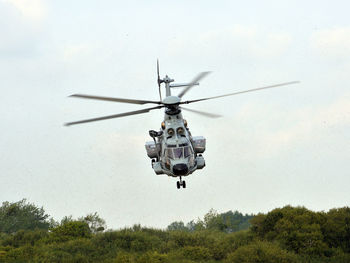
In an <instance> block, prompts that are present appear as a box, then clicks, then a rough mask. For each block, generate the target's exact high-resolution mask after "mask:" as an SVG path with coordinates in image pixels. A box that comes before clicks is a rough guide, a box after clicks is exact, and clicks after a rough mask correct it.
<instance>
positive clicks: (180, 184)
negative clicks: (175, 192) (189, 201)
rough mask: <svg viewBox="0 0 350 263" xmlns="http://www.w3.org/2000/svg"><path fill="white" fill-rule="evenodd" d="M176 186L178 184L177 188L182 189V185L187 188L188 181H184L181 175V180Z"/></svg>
mask: <svg viewBox="0 0 350 263" xmlns="http://www.w3.org/2000/svg"><path fill="white" fill-rule="evenodd" d="M176 186H177V189H180V188H181V186H182V188H186V182H185V181H182V179H181V176H180V181H177V182H176Z"/></svg>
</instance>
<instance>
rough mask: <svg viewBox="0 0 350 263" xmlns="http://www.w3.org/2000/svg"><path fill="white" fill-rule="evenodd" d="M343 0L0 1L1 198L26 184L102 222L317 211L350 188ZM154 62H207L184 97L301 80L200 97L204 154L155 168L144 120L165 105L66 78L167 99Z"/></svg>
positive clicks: (30, 193)
mask: <svg viewBox="0 0 350 263" xmlns="http://www.w3.org/2000/svg"><path fill="white" fill-rule="evenodd" d="M349 10H350V2H349V1H345V0H344V1H322V0H321V1H320V0H317V1H315V0H310V1H298V0H294V1H288V0H284V1H281V0H274V1H273V0H269V1H229V0H227V1H225V0H222V1H215V2H214V1H184V0H178V1H164V0H163V1H160V0H158V1H156V0H155V1H135V0H131V1H107V0H106V1H90V0H84V1H82V0H75V1H68V0H60V1H53V0H0V89H1V97H0V112H1V122H0V129H1V136H0V201H1V202H3V201H11V202H14V201H18V200H21V199H22V198H27V199H28V200H29V201H30V202H33V203H35V204H36V205H38V206H43V207H44V208H45V210H46V212H47V213H48V214H50V215H51V216H52V217H54V218H55V219H56V220H60V219H61V218H62V217H63V216H65V215H73V217H79V216H84V215H86V214H87V213H90V212H95V211H97V212H98V214H99V215H100V216H101V217H102V218H104V219H105V220H106V221H107V225H108V227H109V228H120V227H124V226H132V225H133V224H136V223H140V224H142V225H146V226H153V227H166V226H167V225H168V224H170V223H171V222H173V221H176V220H177V221H178V220H183V221H185V222H188V221H189V220H191V219H196V218H197V217H202V216H203V215H204V214H205V213H206V212H208V211H209V209H210V208H214V209H216V210H217V211H218V212H220V213H221V212H226V211H228V210H238V211H240V212H243V213H258V212H268V211H270V210H272V209H274V208H276V207H282V206H285V205H288V204H290V205H294V206H296V205H302V206H306V207H307V208H309V209H312V210H317V211H320V210H325V211H327V210H328V209H330V208H334V207H343V206H348V205H349V202H350V191H349V185H350V158H349V157H350V79H349V72H350V17H349ZM157 58H159V60H160V71H161V75H162V76H164V75H165V74H168V75H169V76H170V77H171V78H174V79H175V80H176V81H178V82H180V83H181V82H188V81H190V80H191V79H192V78H193V77H194V76H195V75H196V74H197V73H198V72H201V71H207V70H210V71H212V73H211V74H210V75H209V76H208V77H207V78H206V79H203V80H202V81H201V85H200V86H196V87H195V88H193V89H192V90H191V91H190V92H189V93H187V94H186V97H184V98H186V99H196V98H203V97H206V96H215V95H220V94H225V93H230V92H235V91H240V90H244V89H252V88H257V87H261V86H266V85H270V84H276V83H281V82H287V81H293V80H299V81H301V83H300V84H298V85H291V86H285V87H281V88H277V89H271V90H265V91H260V92H256V93H248V94H242V95H239V96H235V97H228V98H222V99H218V100H212V101H205V102H200V103H197V104H193V105H191V108H193V109H197V110H205V111H210V112H214V113H217V114H221V115H223V117H222V118H220V119H207V118H204V117H201V116H197V115H195V114H193V113H189V112H185V113H184V117H185V118H186V119H187V121H188V123H189V128H190V130H191V132H192V134H193V135H203V136H205V137H206V139H207V150H206V152H205V153H204V158H205V160H206V164H207V166H206V167H205V168H204V169H203V170H199V171H197V172H195V173H194V174H192V175H191V176H189V177H187V178H186V183H187V188H186V189H181V190H178V189H176V179H175V178H171V177H167V176H165V175H156V174H155V173H154V172H153V170H152V168H151V166H150V159H149V158H148V157H147V155H146V151H145V149H144V143H145V142H146V141H149V140H151V138H150V137H149V135H148V130H150V129H159V128H160V123H161V121H162V118H163V114H164V113H163V110H158V111H154V112H151V113H148V114H144V115H138V116H132V117H128V118H120V119H116V120H107V121H102V122H96V123H89V124H83V125H80V126H79V125H78V126H72V127H64V126H63V123H65V122H69V121H75V120H80V119H85V118H92V117H98V116H104V115H109V114H116V113H120V112H124V111H131V110H137V109H141V108H142V107H141V106H138V105H126V104H118V103H111V102H102V101H90V100H79V99H74V98H67V96H68V95H70V94H73V93H85V94H92V95H101V96H114V97H125V98H134V99H150V100H156V99H158V91H157V89H158V87H157V84H156V59H157Z"/></svg>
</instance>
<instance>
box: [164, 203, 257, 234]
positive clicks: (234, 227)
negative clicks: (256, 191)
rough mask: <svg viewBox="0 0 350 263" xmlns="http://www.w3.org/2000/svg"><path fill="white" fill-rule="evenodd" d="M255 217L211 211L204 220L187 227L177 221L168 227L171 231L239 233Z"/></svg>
mask: <svg viewBox="0 0 350 263" xmlns="http://www.w3.org/2000/svg"><path fill="white" fill-rule="evenodd" d="M252 218H253V215H247V214H246V215H243V214H242V213H239V212H238V211H235V212H232V211H228V212H226V213H222V214H219V213H218V212H217V211H216V210H214V209H210V210H209V212H208V213H207V214H205V215H204V218H203V220H201V219H200V218H198V219H197V220H196V221H195V220H191V221H190V222H188V223H187V224H186V225H185V224H184V222H182V221H175V222H173V223H171V224H170V225H169V226H168V228H167V229H168V230H169V231H175V230H176V231H199V230H214V231H222V232H227V233H231V232H237V231H240V230H245V229H248V228H249V227H250V223H249V220H250V219H252Z"/></svg>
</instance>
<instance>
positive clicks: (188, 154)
mask: <svg viewBox="0 0 350 263" xmlns="http://www.w3.org/2000/svg"><path fill="white" fill-rule="evenodd" d="M191 153H192V151H191V148H190V147H188V146H187V147H184V156H185V158H187V157H188V156H190V155H191Z"/></svg>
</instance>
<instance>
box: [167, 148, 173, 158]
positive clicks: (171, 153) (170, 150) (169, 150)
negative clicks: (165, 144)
mask: <svg viewBox="0 0 350 263" xmlns="http://www.w3.org/2000/svg"><path fill="white" fill-rule="evenodd" d="M167 156H168V157H169V158H170V159H174V154H173V149H170V148H169V149H167Z"/></svg>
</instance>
